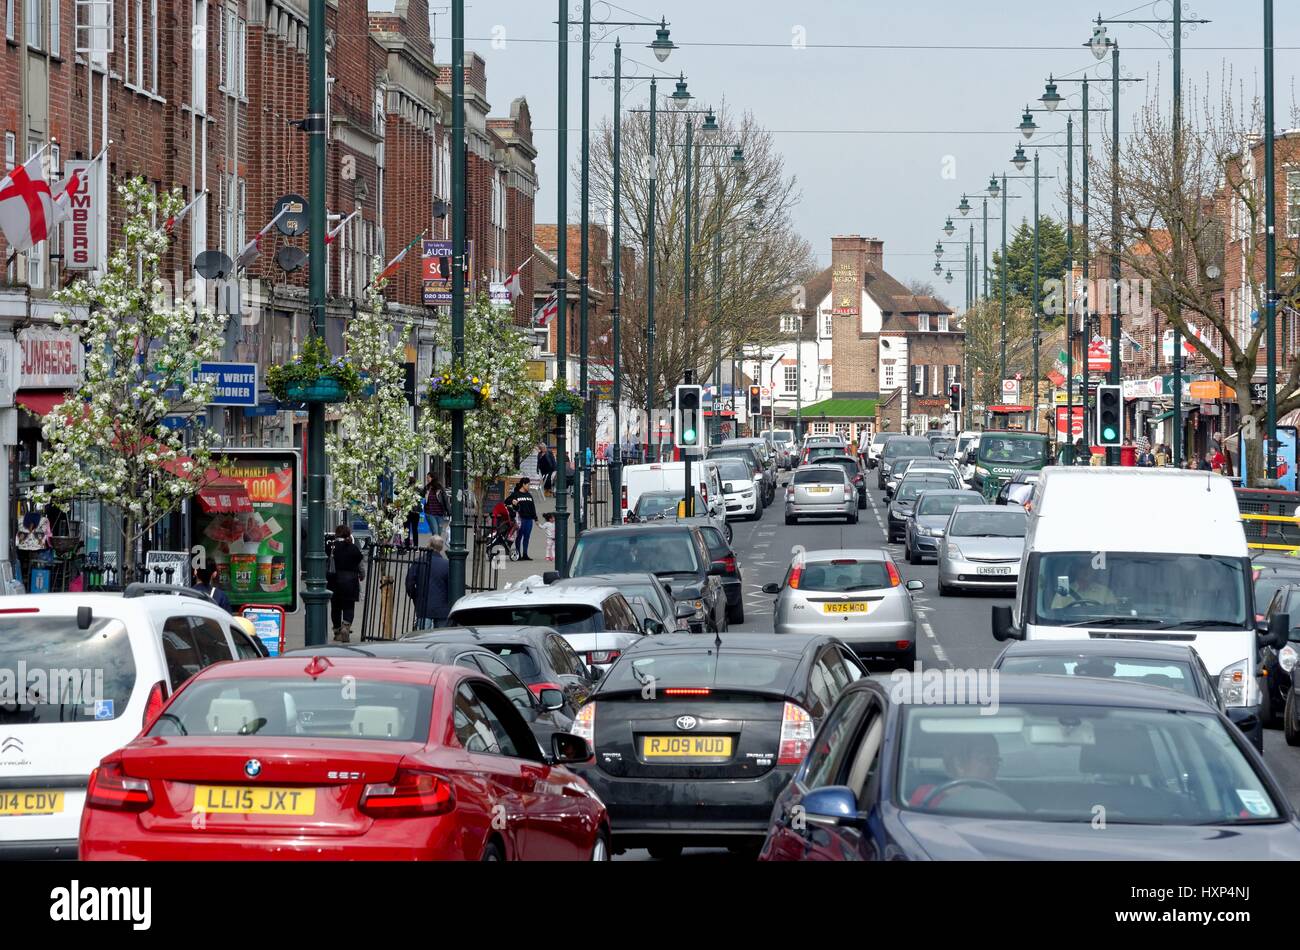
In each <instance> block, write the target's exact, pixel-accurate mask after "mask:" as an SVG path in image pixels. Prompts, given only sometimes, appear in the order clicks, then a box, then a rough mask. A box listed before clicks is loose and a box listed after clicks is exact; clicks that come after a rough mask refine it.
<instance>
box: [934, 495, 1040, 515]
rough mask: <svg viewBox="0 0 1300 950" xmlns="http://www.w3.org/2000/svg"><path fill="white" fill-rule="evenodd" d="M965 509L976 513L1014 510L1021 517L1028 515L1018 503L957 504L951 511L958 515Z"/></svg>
mask: <svg viewBox="0 0 1300 950" xmlns="http://www.w3.org/2000/svg"><path fill="white" fill-rule="evenodd" d="M981 497H983V496H981ZM967 511H974V512H977V513H979V512H989V511H992V512H999V511H1004V512H1014V513H1016V514H1019V515H1020V516H1021V517H1022V518H1028V517H1029V513H1028V512H1027V511H1025V509H1024V508H1021V507H1020V506H1019V505H1011V506H1010V507H1008V506H1007V505H958V506H957V507H956V508H954V509H953V510H952V513H953V514H954V515H958V514H962V513H963V512H967Z"/></svg>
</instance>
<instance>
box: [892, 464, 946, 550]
mask: <svg viewBox="0 0 1300 950" xmlns="http://www.w3.org/2000/svg"><path fill="white" fill-rule="evenodd" d="M958 488H961V483H960V482H958V481H957V476H956V475H953V474H951V473H949V474H947V475H945V474H943V473H942V472H917V473H916V474H909V475H906V476H905V477H904V478H903V480H902V481H901V482H899V484H898V491H897V492H895V493H894V498H893V500H892V501H890V503H889V512H888V515H887V517H886V519H885V531H886V536H887V537H888V539H889V540H890V541H902V540H903V536H904V533H905V531H906V527H907V520H908V519H909V518H911V517H912V509H913V507H914V506H915V505H916V497H917V496H918V495H920V494H921V492H923V491H933V490H936V489H958Z"/></svg>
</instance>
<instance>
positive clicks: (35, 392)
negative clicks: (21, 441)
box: [14, 389, 68, 419]
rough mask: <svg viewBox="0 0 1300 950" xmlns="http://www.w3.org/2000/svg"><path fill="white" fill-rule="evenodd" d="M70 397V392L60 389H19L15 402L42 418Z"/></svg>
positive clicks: (15, 395)
mask: <svg viewBox="0 0 1300 950" xmlns="http://www.w3.org/2000/svg"><path fill="white" fill-rule="evenodd" d="M67 398H68V394H67V393H65V392H62V391H60V390H50V391H45V390H39V389H29V390H25V391H24V390H19V391H18V392H17V393H15V394H14V402H16V403H18V405H20V406H22V407H23V408H24V409H26V410H27V411H28V412H30V413H31V414H32V415H34V416H40V417H41V418H42V419H43V418H45V417H46V416H48V415H49V414H50V413H51V412H53V411H54V407H55V406H57V405H58V404H59V403H61V402H63V401H64V400H65V399H67Z"/></svg>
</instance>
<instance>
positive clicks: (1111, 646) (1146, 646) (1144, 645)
mask: <svg viewBox="0 0 1300 950" xmlns="http://www.w3.org/2000/svg"><path fill="white" fill-rule="evenodd" d="M1192 652H1193V651H1192V648H1191V647H1190V646H1189V645H1187V644H1185V643H1158V642H1156V641H1153V640H1127V639H1123V640H1122V639H1119V638H1117V637H1116V638H1110V639H1105V640H1017V641H1015V642H1014V643H1011V644H1008V646H1007V648H1006V649H1005V650H1004V651H1003V653H1002V656H1003V657H1004V658H1005V657H1011V656H1083V655H1087V656H1115V657H1127V658H1129V659H1135V660H1137V659H1143V660H1182V661H1187V660H1190V659H1191V657H1192Z"/></svg>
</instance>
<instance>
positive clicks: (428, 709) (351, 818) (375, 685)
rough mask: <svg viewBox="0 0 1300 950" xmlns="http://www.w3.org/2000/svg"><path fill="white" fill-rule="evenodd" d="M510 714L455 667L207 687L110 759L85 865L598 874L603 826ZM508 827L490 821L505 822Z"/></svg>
mask: <svg viewBox="0 0 1300 950" xmlns="http://www.w3.org/2000/svg"><path fill="white" fill-rule="evenodd" d="M590 756H591V749H590V746H589V745H588V744H587V743H586V742H585V741H584V740H583V739H581V738H579V737H577V736H575V735H573V734H571V733H565V732H556V733H554V734H552V736H551V742H550V751H549V753H543V752H542V750H541V748H540V747H539V746H538V744H537V740H536V739H535V738H534V737H533V733H532V732H531V731H529V729H528V725H527V723H526V722H525V721H524V718H523V717H522V716H521V715H520V714H519V711H518V709H517V708H516V706H515V704H514V703H512V702H511V701H510V699H509V698H507V697H506V695H505V694H504V693H502V692H501V690H500V689H499V688H498V687H497V686H496V685H495V684H494V683H493V682H492V680H491V679H490V678H489V677H487V676H486V675H484V674H483V673H481V672H478V671H475V670H470V669H468V668H466V667H464V666H443V665H437V664H432V663H393V662H390V661H388V660H377V659H353V658H347V659H345V658H343V657H336V658H330V657H324V656H321V657H314V658H311V659H309V660H306V661H305V658H304V657H302V656H292V657H281V658H275V659H269V660H263V661H261V662H259V663H231V664H225V665H222V666H215V667H211V668H209V669H206V670H204V671H203V672H202V673H200V674H198V675H197V676H196V677H195V678H194V680H193V681H192V682H190V683H189V684H188V685H187V686H186V688H185V689H184V690H182V691H181V692H179V693H177V694H176V696H174V697H173V698H172V700H171V702H169V703H168V704H167V705H166V707H165V708H164V709H163V710H162V711H161V712H160V713H159V714H158V715H157V717H156V718H154V719H152V720H150V721H149V722H148V723H147V724H146V728H145V732H144V734H143V735H141V736H140V737H139V738H137V739H134V740H133V741H131V742H129V743H127V744H126V745H125V747H123V748H122V749H120V750H118V751H116V752H112V753H110V754H109V755H107V756H105V757H104V758H103V760H102V761H101V762H100V763H99V767H98V768H97V769H96V770H95V771H94V773H93V774H92V775H91V777H90V783H89V786H88V788H87V790H86V809H85V811H84V813H83V814H82V821H81V835H80V839H81V850H82V856H83V857H84V858H87V859H90V860H133V859H134V860H176V859H183V860H199V861H204V860H206V861H211V860H220V859H243V860H247V859H249V858H252V857H256V858H259V859H263V860H266V859H279V860H302V859H315V860H339V859H343V858H354V859H368V860H385V859H387V860H398V859H405V860H412V859H416V860H467V861H505V860H568V861H590V860H596V861H601V860H607V859H608V857H609V818H608V815H607V814H606V810H605V807H604V805H602V804H601V802H600V799H599V798H597V797H596V795H595V794H593V792H592V790H591V789H590V787H589V786H588V785H587V783H586V782H584V781H583V780H582V779H580V778H579V777H578V776H577V775H575V774H574V773H573V772H571V771H570V770H569V768H568V766H570V765H577V764H578V763H581V762H584V761H586V760H587V759H589V758H590ZM502 809H504V813H505V814H507V815H510V816H511V817H512V820H510V821H504V822H497V821H494V820H493V816H494V815H496V814H498V813H501V811H502Z"/></svg>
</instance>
